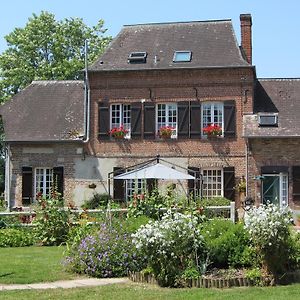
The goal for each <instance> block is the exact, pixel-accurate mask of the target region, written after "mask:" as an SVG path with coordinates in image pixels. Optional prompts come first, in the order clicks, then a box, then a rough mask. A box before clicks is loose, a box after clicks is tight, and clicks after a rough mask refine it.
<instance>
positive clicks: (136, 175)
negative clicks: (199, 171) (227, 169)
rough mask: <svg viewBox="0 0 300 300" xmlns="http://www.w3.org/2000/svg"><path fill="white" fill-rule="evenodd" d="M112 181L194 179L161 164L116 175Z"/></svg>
mask: <svg viewBox="0 0 300 300" xmlns="http://www.w3.org/2000/svg"><path fill="white" fill-rule="evenodd" d="M114 179H166V180H174V179H176V180H180V179H182V180H185V179H195V177H194V176H192V175H189V174H186V173H183V172H179V171H177V170H175V169H173V168H170V167H167V166H165V165H163V164H161V163H157V164H155V165H146V166H143V167H139V168H137V169H135V170H132V171H129V172H126V173H123V174H120V175H117V176H115V177H114Z"/></svg>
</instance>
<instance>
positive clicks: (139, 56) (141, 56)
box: [128, 52, 147, 63]
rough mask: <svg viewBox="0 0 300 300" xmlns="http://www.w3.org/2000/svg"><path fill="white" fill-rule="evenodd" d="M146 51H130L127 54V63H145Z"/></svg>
mask: <svg viewBox="0 0 300 300" xmlns="http://www.w3.org/2000/svg"><path fill="white" fill-rule="evenodd" d="M146 58H147V52H131V53H130V54H129V56H128V62H129V63H145V62H146Z"/></svg>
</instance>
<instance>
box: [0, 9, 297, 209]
mask: <svg viewBox="0 0 300 300" xmlns="http://www.w3.org/2000/svg"><path fill="white" fill-rule="evenodd" d="M240 20H241V46H239V45H238V44H237V40H236V37H235V34H234V31H233V26H232V22H231V20H217V21H203V22H184V23H180V22H179V23H163V24H143V25H131V26H124V28H123V29H122V30H121V32H120V33H119V34H118V35H117V37H116V38H115V39H114V40H113V41H112V43H111V44H110V46H109V47H108V48H107V50H106V52H105V53H104V54H103V55H102V56H101V57H100V58H99V59H98V60H97V61H96V62H95V63H94V64H92V65H91V66H90V67H89V70H88V81H86V82H87V83H88V84H86V85H85V87H86V89H85V90H84V83H83V82H79V81H61V82H60V81H55V82H51V81H45V82H33V83H32V84H31V85H29V86H28V87H27V88H26V89H24V90H23V91H22V92H20V93H19V94H18V95H16V96H14V97H13V98H12V100H10V101H9V102H7V103H6V104H5V105H3V106H2V107H1V115H2V117H3V121H4V128H5V133H6V143H7V146H8V147H7V158H8V159H7V166H6V170H7V174H8V176H7V178H8V180H7V181H6V191H7V192H6V193H7V199H10V203H11V206H13V205H18V206H19V205H26V204H28V203H30V202H32V201H34V199H35V194H36V192H38V191H42V192H43V193H44V194H47V192H48V191H49V187H50V186H51V184H52V183H53V181H56V182H57V184H58V187H59V189H60V191H61V192H62V193H63V194H64V199H65V200H66V201H67V202H68V201H74V202H75V203H76V204H78V205H79V204H81V203H82V202H83V201H84V200H86V199H88V198H89V197H91V196H92V194H93V193H94V192H95V191H97V192H100V193H102V192H107V191H108V190H110V191H111V194H112V196H113V197H114V198H115V199H122V200H123V199H128V198H129V197H130V196H131V195H132V193H133V191H134V190H137V189H142V188H143V187H142V186H143V185H144V182H143V181H142V180H127V181H120V180H112V181H111V182H110V187H108V181H107V179H108V174H109V173H111V172H113V171H115V172H116V173H118V170H120V169H122V168H126V167H128V166H132V165H135V164H137V163H141V162H144V161H147V160H149V159H152V158H154V157H155V156H156V155H158V154H159V155H160V156H161V157H162V158H164V159H165V160H166V161H168V162H170V163H173V164H175V165H180V166H182V167H184V168H188V169H190V170H193V171H194V172H195V173H194V174H196V176H197V177H199V178H202V182H203V184H202V195H203V196H204V197H210V196H225V197H227V198H229V199H232V200H235V201H236V203H237V205H238V206H239V205H240V196H239V193H238V192H237V191H236V190H235V189H234V187H235V185H236V184H237V183H238V182H239V181H240V180H241V179H242V178H246V182H247V192H248V195H249V196H251V197H252V198H254V199H255V200H256V201H257V203H259V202H260V201H261V199H262V198H263V197H262V196H264V195H265V196H266V197H267V196H268V197H269V198H270V199H271V196H274V197H275V196H278V197H281V198H280V203H281V204H283V205H284V204H289V205H291V206H292V207H295V206H296V205H297V203H299V202H297V201H298V200H297V199H298V198H297V197H299V195H300V191H298V190H299V189H300V186H299V182H300V181H299V174H300V172H299V167H298V166H300V156H299V155H298V156H299V158H298V160H297V151H296V149H297V142H296V141H297V139H296V138H295V137H296V132H294V133H293V132H292V131H293V130H291V131H289V126H290V127H294V128H297V126H296V125H297V122H298V120H297V118H296V117H295V118H294V119H291V118H290V116H289V113H288V108H289V107H288V106H286V105H285V104H284V103H282V101H281V99H282V97H283V96H280V95H279V94H280V93H279V94H278V91H279V90H278V89H280V91H281V85H280V84H282V86H284V89H282V93H283V94H282V95H285V96H284V97H288V96H287V95H289V100H290V101H291V103H293V105H294V106H295V109H296V108H297V103H296V95H297V94H299V91H300V90H299V88H298V89H297V86H298V85H299V82H298V81H297V80H291V81H288V80H286V81H284V80H282V81H274V80H269V81H268V80H267V81H264V80H258V79H257V78H256V72H255V67H254V66H253V65H252V34H251V26H252V20H251V15H248V14H246V15H241V16H240ZM279 82H280V83H279ZM291 88H292V90H293V92H292V93H291V94H290V92H289V91H290V89H291ZM297 92H298V93H297ZM286 93H287V94H286ZM278 95H279V96H278ZM85 96H86V97H85ZM299 109H300V107H299ZM295 112H296V111H295ZM272 118H273V119H274V120H275V121H276V122H277V123H276V122H275V121H274V122H275V123H276V124H275V123H272V120H273V119H272ZM263 121H265V122H264V124H262V122H263ZM294 121H295V125H291V124H294V123H293V122H294ZM212 123H214V124H217V125H219V126H220V127H221V128H222V135H221V136H220V137H218V138H215V139H210V138H208V136H207V135H206V134H204V133H203V128H205V127H206V126H208V125H209V124H212ZM270 124H271V125H270ZM121 125H122V126H124V127H125V129H126V130H127V131H128V132H127V134H126V136H125V138H124V139H115V138H113V137H112V136H111V135H110V134H109V131H110V129H112V128H114V127H119V126H121ZM163 126H171V127H172V128H173V131H172V136H171V138H170V139H162V138H160V137H159V136H158V134H157V133H158V131H159V129H160V128H161V127H163ZM276 126H277V127H276ZM285 129H286V130H285ZM269 130H270V131H269ZM287 132H289V133H290V134H289V137H290V138H289V139H286V136H285V135H286V133H287ZM286 141H289V142H290V143H286ZM270 145H271V146H270ZM290 145H292V146H290ZM262 146H269V148H268V149H267V150H266V149H264V148H266V147H262ZM292 147H293V148H292ZM270 148H272V149H273V148H275V150H276V151H275V154H276V155H274V153H273V152H272V151H271V150H270ZM285 148H287V149H286V150H285ZM276 174H277V175H278V176H277V177H278V178H279V179H278V178H277V177H276ZM260 175H263V176H264V177H258V176H260ZM269 175H270V176H269ZM273 177H274V178H273ZM254 178H257V180H256V179H254ZM258 178H259V179H263V178H265V179H263V180H265V184H263V182H264V181H263V180H258ZM291 178H293V179H291ZM277 181H279V183H277ZM297 182H298V186H299V187H297ZM266 183H268V185H266ZM176 184H177V187H178V188H183V189H184V190H187V191H188V190H190V191H191V190H193V189H194V188H195V187H194V186H193V185H194V183H193V182H185V183H176ZM263 185H264V186H263ZM150 186H151V182H148V187H150ZM268 186H269V188H268ZM197 188H198V187H197ZM264 189H265V190H264ZM270 189H271V190H272V192H273V194H272V195H271V194H270V195H269V194H268V195H267V194H266V193H265V192H264V191H266V190H270ZM276 189H278V191H277V190H276ZM297 189H298V190H297ZM276 193H277V194H276ZM298 193H299V194H298ZM276 199H277V198H276ZM284 199H285V200H284ZM276 201H277V200H276Z"/></svg>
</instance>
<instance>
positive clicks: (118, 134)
mask: <svg viewBox="0 0 300 300" xmlns="http://www.w3.org/2000/svg"><path fill="white" fill-rule="evenodd" d="M127 133H128V130H127V129H125V128H124V127H123V126H122V125H121V126H120V127H114V128H112V129H111V130H110V131H109V134H110V135H111V136H112V137H114V138H124V137H125V136H126V134H127Z"/></svg>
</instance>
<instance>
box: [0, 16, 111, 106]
mask: <svg viewBox="0 0 300 300" xmlns="http://www.w3.org/2000/svg"><path fill="white" fill-rule="evenodd" d="M103 24H104V22H103V20H99V21H98V23H97V25H96V26H93V27H88V26H87V25H86V24H84V22H83V20H82V19H80V18H70V19H64V20H61V21H57V20H56V19H55V16H54V15H53V14H51V13H48V12H41V14H40V15H36V14H33V15H32V17H30V18H29V20H28V22H27V24H26V25H25V27H24V28H15V29H14V30H13V31H12V32H11V33H10V34H8V35H7V36H6V37H5V39H6V41H7V44H8V49H7V50H5V51H4V52H3V53H2V54H1V55H0V91H1V92H0V93H1V94H0V102H3V101H4V100H5V99H7V98H8V97H9V96H11V95H13V94H16V93H17V92H19V91H20V90H21V89H23V88H24V87H26V86H27V85H28V84H30V83H31V82H32V81H33V80H47V79H49V80H61V79H79V78H81V76H82V70H83V69H84V41H85V40H88V41H89V63H91V62H92V61H94V59H95V58H96V57H97V56H99V55H100V54H101V53H102V52H103V50H104V49H105V47H106V46H107V44H108V43H109V42H110V41H111V37H109V36H107V37H105V36H104V33H105V32H106V29H103Z"/></svg>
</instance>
